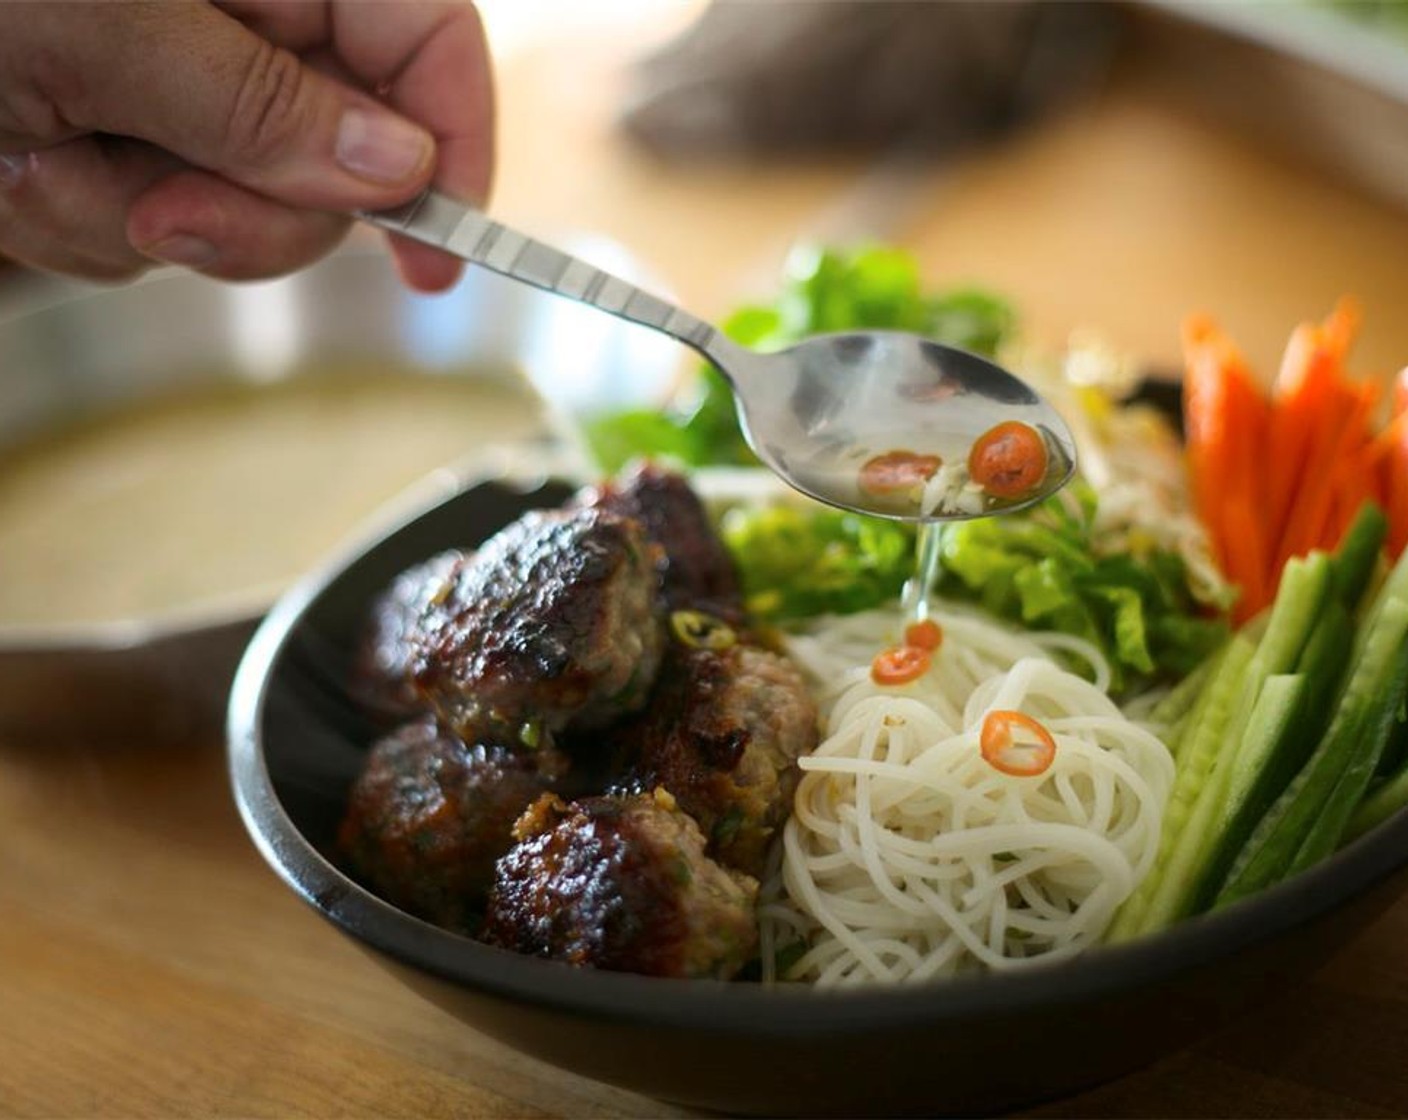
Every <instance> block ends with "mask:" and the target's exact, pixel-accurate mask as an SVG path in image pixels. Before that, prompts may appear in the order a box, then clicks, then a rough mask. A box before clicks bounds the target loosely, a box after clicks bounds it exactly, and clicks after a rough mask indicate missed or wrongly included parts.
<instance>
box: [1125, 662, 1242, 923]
mask: <svg viewBox="0 0 1408 1120" xmlns="http://www.w3.org/2000/svg"><path fill="white" fill-rule="evenodd" d="M1255 652H1256V646H1255V645H1254V644H1253V643H1252V642H1251V640H1250V639H1249V638H1247V637H1245V636H1244V635H1242V634H1237V635H1235V636H1234V637H1233V638H1232V640H1231V641H1229V642H1228V643H1227V647H1226V650H1225V652H1224V653H1223V654H1222V657H1221V664H1220V665H1219V666H1218V669H1217V673H1216V675H1215V676H1214V677H1213V678H1212V680H1210V681H1209V682H1208V686H1207V688H1206V689H1205V690H1204V691H1205V694H1206V698H1205V700H1203V701H1201V702H1200V703H1199V705H1198V708H1197V710H1196V715H1197V718H1196V720H1195V721H1194V722H1192V723H1191V724H1190V725H1189V727H1188V728H1187V730H1186V731H1185V733H1184V742H1183V749H1182V751H1181V752H1180V755H1179V759H1178V769H1177V772H1176V773H1175V775H1174V779H1173V790H1172V792H1171V793H1170V794H1169V799H1168V804H1167V805H1166V806H1165V808H1164V819H1163V825H1162V827H1161V829H1160V833H1159V850H1158V853H1157V854H1156V855H1155V856H1154V866H1153V867H1152V868H1151V869H1150V871H1149V874H1148V875H1147V876H1145V878H1144V881H1143V882H1142V883H1140V884H1139V886H1138V887H1137V888H1135V891H1134V893H1133V894H1131V895H1130V896H1129V898H1127V899H1125V901H1124V905H1122V906H1121V907H1120V909H1119V912H1118V913H1117V914H1116V915H1115V920H1114V922H1113V923H1112V924H1111V926H1110V931H1109V933H1108V935H1107V936H1108V938H1109V940H1111V941H1125V940H1128V939H1129V938H1131V937H1137V936H1138V935H1139V934H1141V933H1144V932H1146V931H1147V930H1148V929H1149V928H1151V927H1150V926H1149V925H1148V923H1147V921H1146V915H1147V913H1148V912H1149V909H1150V906H1151V905H1152V903H1153V901H1154V899H1155V897H1156V895H1157V894H1158V891H1159V884H1160V883H1161V882H1162V880H1163V878H1164V874H1165V871H1166V869H1167V867H1168V864H1169V860H1170V859H1171V858H1172V857H1173V849H1174V844H1175V841H1176V839H1177V837H1178V836H1179V835H1180V833H1181V832H1182V830H1183V827H1184V825H1185V824H1186V823H1187V821H1188V818H1189V817H1190V816H1191V815H1192V813H1193V807H1194V803H1195V802H1196V800H1197V796H1198V791H1199V790H1200V789H1201V788H1202V786H1203V783H1204V782H1205V781H1206V780H1207V776H1208V774H1209V772H1210V771H1211V770H1212V768H1213V765H1214V764H1215V763H1216V761H1217V757H1218V754H1219V752H1220V751H1221V750H1222V748H1223V747H1224V746H1225V745H1226V743H1227V738H1226V732H1227V727H1228V724H1229V723H1230V722H1231V720H1232V718H1233V716H1234V714H1235V712H1236V710H1237V706H1238V703H1239V702H1240V699H1241V696H1242V688H1243V682H1244V679H1245V677H1246V672H1247V666H1248V665H1250V664H1251V660H1252V656H1253V655H1254V654H1255Z"/></svg>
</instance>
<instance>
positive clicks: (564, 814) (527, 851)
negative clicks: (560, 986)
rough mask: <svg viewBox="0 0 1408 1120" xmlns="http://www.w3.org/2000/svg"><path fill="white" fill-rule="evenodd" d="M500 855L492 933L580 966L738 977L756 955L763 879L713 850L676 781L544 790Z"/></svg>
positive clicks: (499, 941)
mask: <svg viewBox="0 0 1408 1120" xmlns="http://www.w3.org/2000/svg"><path fill="white" fill-rule="evenodd" d="M514 836H515V837H516V838H517V839H518V841H519V842H518V843H517V844H516V845H515V846H514V847H513V848H512V849H511V850H510V851H509V853H508V854H507V855H506V856H504V857H503V859H501V860H500V861H499V866H498V874H497V879H496V882H495V885H494V890H493V893H492V894H491V896H490V899H489V912H488V916H487V918H486V921H485V925H484V933H483V937H484V940H486V941H488V942H489V943H490V944H494V945H500V946H502V947H503V948H506V949H513V950H515V951H517V952H520V953H527V954H531V955H533V956H539V957H550V958H552V959H554V960H560V961H566V962H567V963H568V964H573V965H577V966H580V967H591V968H603V969H610V970H612V971H616V972H638V973H644V974H646V975H649V976H675V977H712V978H716V979H720V980H727V979H728V978H730V977H731V976H733V975H734V974H735V973H736V972H738V970H739V969H740V968H742V967H743V966H744V964H746V963H747V962H748V961H749V960H750V959H751V958H752V957H753V955H754V951H755V948H756V944H757V922H756V918H755V915H754V907H755V904H756V901H757V893H758V884H757V881H756V880H754V879H753V878H751V877H750V876H747V875H742V874H739V873H738V872H736V871H731V870H728V869H726V868H723V867H720V866H719V865H718V864H717V863H715V862H714V861H713V860H711V859H709V858H708V857H707V856H706V855H705V854H704V837H703V835H701V833H700V831H699V826H698V825H696V824H695V823H694V821H693V820H692V819H691V818H690V817H688V816H686V815H685V814H684V813H682V812H680V811H679V809H678V807H676V806H675V804H674V800H673V798H671V797H670V796H669V795H668V794H666V793H664V791H659V792H657V793H649V794H640V795H637V796H633V797H593V798H587V799H584V800H582V801H576V802H572V803H570V804H569V803H566V802H563V801H561V800H560V799H558V798H556V797H552V796H547V797H543V798H541V799H539V800H538V801H537V802H535V803H534V804H533V806H532V807H531V808H530V809H529V810H528V812H526V813H525V814H524V815H523V817H522V818H521V819H520V820H519V821H518V823H517V824H516V825H515V826H514Z"/></svg>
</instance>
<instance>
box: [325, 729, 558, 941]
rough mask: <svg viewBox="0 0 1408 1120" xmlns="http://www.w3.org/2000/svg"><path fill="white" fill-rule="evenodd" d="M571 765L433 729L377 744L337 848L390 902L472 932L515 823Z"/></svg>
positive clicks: (552, 755)
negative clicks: (473, 923)
mask: <svg viewBox="0 0 1408 1120" xmlns="http://www.w3.org/2000/svg"><path fill="white" fill-rule="evenodd" d="M564 768H565V764H564V762H563V760H562V756H560V755H558V754H557V753H556V752H554V751H552V750H551V749H544V750H541V751H536V752H533V751H522V750H519V751H515V750H512V749H510V748H507V747H503V746H498V745H495V744H492V743H466V742H465V741H463V740H461V739H459V738H457V737H456V736H453V735H451V734H449V733H447V732H444V731H441V730H440V729H438V728H437V727H436V726H435V724H434V722H433V721H431V720H428V719H427V720H422V721H420V722H417V723H412V724H408V725H407V726H405V727H403V728H401V729H400V730H399V731H397V732H395V733H394V734H392V735H389V736H387V737H386V738H384V739H382V740H381V741H379V742H378V743H377V744H376V745H375V746H374V747H373V748H372V750H371V752H370V753H369V754H368V756H367V760H366V764H365V766H364V768H363V770H362V774H361V776H360V777H359V778H358V779H357V781H356V784H355V785H354V786H353V787H352V793H351V796H350V798H349V800H348V806H347V815H346V816H345V817H344V818H343V821H342V827H341V828H340V830H339V832H338V843H339V846H340V847H341V849H342V851H343V853H344V855H345V856H346V857H347V859H348V862H349V863H350V865H351V866H352V868H353V869H354V870H355V872H356V873H357V874H358V875H359V876H360V877H361V878H362V879H363V880H364V881H365V882H366V883H367V885H368V886H370V887H371V888H372V889H373V890H375V891H376V892H377V893H378V894H379V895H381V896H382V897H383V898H385V899H386V900H387V901H388V902H392V903H394V904H395V905H397V906H400V907H401V908H402V909H404V910H408V911H410V912H411V913H413V914H416V915H419V916H420V917H422V918H425V919H427V920H428V921H432V922H435V923H437V924H439V925H443V926H448V927H450V928H453V929H461V930H467V929H469V927H470V925H471V924H472V922H473V920H474V916H475V915H476V914H479V913H482V912H483V910H484V902H485V899H486V897H487V895H488V893H489V888H490V887H491V886H492V885H493V881H494V862H495V861H496V860H497V859H498V858H499V857H500V856H501V855H503V854H504V853H505V852H506V851H508V849H509V848H510V847H511V846H512V843H513V839H512V836H511V831H512V828H513V822H514V821H515V820H516V819H517V818H518V816H519V815H520V814H521V813H522V812H523V810H524V809H526V808H527V807H528V806H529V805H530V804H531V803H532V802H533V801H534V800H535V799H536V798H537V797H538V796H539V795H541V794H542V793H543V791H544V790H547V789H550V788H552V785H553V782H554V780H555V778H556V777H557V776H558V775H559V774H560V772H561V771H562V769H564Z"/></svg>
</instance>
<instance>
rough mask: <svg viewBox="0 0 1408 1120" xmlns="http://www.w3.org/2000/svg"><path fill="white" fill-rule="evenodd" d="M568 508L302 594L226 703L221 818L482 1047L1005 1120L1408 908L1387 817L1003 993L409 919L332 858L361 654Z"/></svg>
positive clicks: (376, 559) (455, 510)
mask: <svg viewBox="0 0 1408 1120" xmlns="http://www.w3.org/2000/svg"><path fill="white" fill-rule="evenodd" d="M567 493H568V490H567V488H566V487H564V486H562V485H560V484H554V483H543V482H539V483H535V484H525V485H515V484H511V483H508V482H504V481H487V482H481V483H478V484H474V485H471V486H469V487H468V488H466V489H465V490H464V491H463V492H461V493H459V494H457V495H456V496H454V497H452V498H450V499H449V500H448V501H445V502H443V503H442V504H439V505H437V506H435V507H434V508H432V509H430V510H428V511H426V512H424V513H422V514H420V515H418V516H415V517H413V518H411V519H410V520H409V521H407V522H405V523H404V524H403V525H402V526H401V527H400V528H399V529H396V530H394V531H393V532H391V533H390V534H389V535H386V536H384V537H382V538H380V539H379V540H377V541H376V542H374V543H373V544H372V545H371V547H369V548H367V549H366V550H365V551H362V552H360V553H359V554H357V555H354V556H349V557H347V558H346V559H345V560H344V561H342V562H338V563H335V564H334V565H333V566H331V567H330V568H329V569H328V570H326V571H325V572H323V573H321V574H319V575H316V576H314V577H311V578H310V579H308V580H306V581H305V582H304V583H303V584H301V585H300V586H299V587H297V588H295V589H294V590H293V591H292V592H290V593H289V595H287V596H286V597H285V598H284V599H283V600H282V601H281V602H280V603H279V604H278V605H277V606H276V608H275V609H274V611H273V613H272V614H270V616H269V617H268V619H267V620H266V621H265V623H264V624H263V626H262V627H261V629H260V630H259V632H258V633H257V635H256V636H255V638H254V640H253V642H252V644H251V645H250V647H249V650H248V652H247V653H246V655H245V658H244V662H243V664H242V665H241V667H240V670H239V674H238V677H237V679H236V683H235V688H234V692H233V695H232V698H231V707H230V720H229V734H230V769H231V774H232V778H233V782H234V789H235V796H236V799H237V801H238V804H239V808H240V812H241V814H242V815H243V817H244V821H245V824H246V826H247V827H248V828H249V831H250V833H251V835H252V836H253V838H254V841H255V843H256V844H257V845H258V847H259V850H260V851H261V852H262V853H263V855H264V857H265V859H267V860H268V861H269V863H270V864H271V865H272V866H273V868H274V870H275V871H277V872H278V873H279V875H280V876H282V877H283V879H284V881H285V882H287V883H288V884H289V886H291V887H292V888H293V889H294V890H295V891H296V892H297V893H298V894H299V895H301V896H302V897H303V898H304V899H305V900H306V901H307V902H309V903H310V904H311V905H312V906H313V907H314V908H316V909H317V910H318V912H319V913H321V914H322V915H323V916H324V917H326V918H327V919H328V920H329V921H331V922H332V923H333V924H334V925H335V926H337V927H338V928H339V929H341V930H342V931H343V932H344V933H346V934H348V935H349V936H351V937H352V938H353V939H355V940H356V941H357V942H358V943H360V944H361V945H363V946H365V947H366V948H368V949H369V950H371V951H372V953H373V955H374V956H375V957H376V959H378V960H379V961H380V962H381V963H383V964H385V965H387V966H388V967H390V968H392V969H393V971H395V972H396V973H397V974H398V975H400V976H401V977H402V978H403V979H404V980H405V981H406V982H407V983H408V984H409V985H411V986H412V987H413V988H414V989H415V990H417V991H419V992H421V993H422V994H423V995H425V996H426V997H427V998H428V999H430V1000H432V1001H433V1002H435V1003H437V1004H439V1005H440V1006H442V1007H444V1008H446V1009H447V1010H449V1011H451V1012H452V1013H453V1014H455V1015H457V1016H459V1017H460V1018H462V1019H463V1020H464V1021H465V1022H467V1023H470V1024H472V1025H473V1027H474V1028H475V1029H476V1030H479V1031H483V1032H484V1033H486V1034H490V1035H493V1036H495V1037H496V1038H499V1039H502V1040H503V1041H504V1042H507V1043H508V1044H509V1045H511V1046H515V1047H517V1048H518V1049H520V1050H523V1051H525V1052H527V1053H529V1054H532V1055H534V1056H536V1057H539V1058H542V1059H545V1060H546V1061H549V1062H552V1063H554V1064H556V1065H559V1066H562V1067H564V1068H566V1069H570V1070H573V1071H574V1072H576V1073H580V1074H584V1075H586V1076H588V1077H594V1078H598V1079H600V1080H602V1081H607V1082H610V1083H612V1084H615V1085H620V1086H622V1087H625V1088H628V1089H633V1090H636V1091H638V1092H642V1093H646V1094H650V1095H652V1096H655V1097H659V1098H663V1099H667V1100H670V1101H675V1102H679V1103H683V1104H688V1105H695V1106H702V1107H706V1108H712V1109H720V1110H726V1111H732V1112H743V1113H762V1114H773V1115H777V1114H789V1113H801V1114H808V1115H815V1114H846V1115H859V1114H872V1115H873V1114H893V1113H898V1112H914V1113H926V1114H934V1113H940V1112H951V1113H973V1112H991V1111H998V1110H1001V1109H1005V1108H1009V1107H1012V1106H1014V1105H1018V1104H1022V1103H1027V1102H1031V1101H1034V1100H1038V1099H1043V1098H1050V1097H1054V1096H1058V1095H1061V1094H1064V1093H1068V1092H1071V1091H1073V1090H1076V1089H1079V1088H1083V1087H1086V1086H1089V1085H1092V1084H1095V1083H1098V1082H1101V1081H1106V1080H1110V1079H1113V1078H1115V1077H1118V1076H1119V1075H1121V1074H1123V1073H1126V1072H1128V1071H1130V1070H1133V1069H1135V1068H1137V1067H1139V1066H1141V1065H1144V1064H1146V1063H1148V1062H1151V1061H1153V1060H1154V1059H1155V1058H1158V1057H1161V1056H1166V1055H1167V1054H1169V1053H1170V1052H1171V1051H1173V1050H1175V1049H1177V1048H1179V1047H1181V1046H1183V1045H1186V1044H1187V1043H1189V1042H1190V1041H1192V1040H1193V1039H1195V1038H1196V1037H1198V1036H1200V1035H1204V1034H1207V1033H1209V1032H1210V1031H1212V1030H1213V1029H1215V1028H1216V1027H1217V1026H1219V1025H1222V1024H1223V1023H1225V1022H1227V1021H1228V1020H1229V1019H1230V1018H1232V1017H1233V1016H1235V1015H1236V1014H1237V1013H1238V1012H1240V1011H1242V1010H1243V1009H1246V1008H1249V1007H1253V1006H1256V1005H1257V1004H1259V1003H1262V1002H1264V1001H1266V1000H1268V999H1270V998H1272V997H1274V996H1275V995H1277V994H1279V993H1282V992H1285V991H1288V990H1290V989H1292V988H1293V987H1294V986H1295V985H1297V984H1299V983H1301V982H1303V980H1304V978H1305V977H1306V976H1307V975H1308V974H1309V972H1310V971H1312V970H1313V969H1314V968H1315V967H1317V966H1318V965H1320V964H1322V963H1323V962H1324V961H1325V960H1326V958H1327V957H1328V955H1329V953H1330V952H1331V951H1332V949H1333V948H1334V946H1335V945H1337V944H1338V943H1340V942H1342V941H1344V940H1345V939H1347V938H1348V937H1349V936H1350V935H1351V934H1352V933H1354V932H1355V931H1356V930H1357V929H1358V928H1360V927H1361V926H1362V925H1363V924H1364V923H1365V922H1367V921H1368V920H1369V919H1370V918H1372V917H1373V916H1375V915H1376V914H1377V913H1379V912H1380V911H1381V910H1383V909H1384V908H1385V907H1386V906H1387V905H1388V904H1389V903H1390V902H1392V901H1393V899H1394V898H1395V897H1396V895H1397V894H1398V892H1399V890H1400V889H1401V887H1402V885H1403V882H1402V880H1403V874H1402V873H1403V872H1404V870H1405V866H1406V865H1408V815H1404V814H1400V815H1399V816H1397V817H1395V818H1394V819H1393V820H1391V821H1389V822H1388V823H1386V824H1385V825H1383V826H1382V827H1380V828H1379V829H1377V830H1375V831H1374V832H1372V833H1371V834H1369V835H1367V836H1365V837H1363V838H1362V839H1360V840H1359V841H1358V842H1356V843H1355V844H1353V845H1351V846H1350V847H1348V848H1346V849H1345V850H1344V851H1342V852H1340V853H1339V854H1337V855H1336V856H1335V857H1334V858H1333V859H1330V860H1328V861H1326V862H1325V863H1323V864H1321V865H1320V866H1318V867H1315V868H1313V869H1312V870H1311V871H1309V872H1307V873H1305V874H1303V875H1300V876H1298V877H1297V878H1295V879H1293V880H1291V881H1289V882H1287V883H1284V884H1282V885H1281V886H1279V887H1276V888H1275V889H1273V890H1270V891H1267V892H1266V893H1264V894H1262V895H1260V896H1258V897H1255V898H1252V899H1249V900H1247V901H1245V902H1243V903H1240V904H1238V905H1236V906H1234V907H1231V908H1229V909H1227V910H1225V911H1222V912H1220V913H1217V914H1214V915H1211V916H1207V917H1203V918H1199V919H1196V920H1193V921H1190V922H1187V923H1185V924H1184V925H1182V926H1180V927H1178V928H1176V929H1174V930H1173V931H1171V932H1169V933H1166V934H1162V935H1160V936H1157V937H1152V938H1148V939H1146V940H1144V941H1140V942H1135V943H1133V944H1128V945H1121V946H1117V947H1113V948H1105V949H1099V950H1096V951H1092V952H1091V953H1089V954H1087V955H1086V956H1084V957H1082V958H1080V959H1078V960H1076V961H1074V962H1070V963H1066V964H1061V965H1053V966H1051V967H1049V968H1044V969H1037V970H1032V971H1029V972H1025V973H1022V974H1017V975H1012V974H1004V975H997V976H984V977H971V978H965V979H961V980H948V981H939V982H935V983H932V984H925V985H921V986H914V987H906V988H902V989H898V990H893V989H886V990H875V989H871V990H866V991H859V992H834V991H833V992H818V991H813V990H810V989H807V988H802V987H792V986H786V987H782V988H771V989H765V988H763V987H761V986H759V985H756V984H746V983H735V984H723V983H715V982H703V981H699V982H696V981H672V980H656V979H651V978H647V977H639V976H628V975H623V974H618V973H604V972H592V971H586V970H576V969H572V968H569V967H566V966H564V965H560V964H556V963H552V962H547V961H541V960H535V959H531V958H527V957H520V956H516V955H515V954H512V953H509V952H505V951H502V950H499V949H493V948H490V947H488V946H485V945H481V944H479V943H477V942H475V941H473V940H470V939H468V938H465V937H461V936H457V935H456V934H453V933H449V932H447V931H445V930H442V929H438V928H436V927H434V926H432V925H429V924H427V923H425V922H423V921H420V920H419V919H417V918H413V917H411V916H410V915H408V914H406V913H403V912H402V911H400V910H397V909H396V908H395V907H393V906H391V905H389V904H388V903H385V902H383V901H381V900H380V899H379V898H377V897H376V896H375V895H373V894H371V893H370V892H369V891H367V890H365V889H364V888H362V887H361V886H359V885H358V884H357V883H356V882H354V881H353V880H352V879H351V878H349V877H348V876H347V875H345V874H344V873H343V872H342V871H340V870H339V869H338V868H337V866H336V864H335V862H334V860H333V858H332V855H331V852H332V841H333V834H334V830H335V828H336V824H337V821H338V819H339V817H340V815H341V812H342V806H343V803H344V799H345V797H346V793H347V789H348V786H349V784H350V782H351V781H352V779H353V776H354V775H355V773H356V771H357V769H358V766H359V763H360V760H361V757H362V754H363V752H364V750H365V747H366V743H367V742H368V740H369V737H370V735H371V728H369V727H367V726H364V724H363V720H362V717H361V716H360V715H359V714H358V712H357V709H356V707H355V705H354V704H352V703H351V702H350V700H349V699H348V697H347V692H346V686H345V682H346V680H347V670H348V651H349V650H350V649H351V647H352V643H353V636H354V635H355V634H356V632H357V631H358V628H359V626H360V625H361V623H362V620H363V618H364V615H365V612H366V609H367V604H368V602H369V601H370V599H371V598H372V596H373V595H374V594H375V593H376V592H377V591H379V590H380V589H381V588H382V587H384V586H385V585H386V583H387V582H388V581H389V580H390V579H391V578H392V577H393V576H394V575H395V574H396V573H397V572H399V571H401V570H402V569H404V568H406V567H408V566H409V565H410V564H412V563H414V562H416V561H418V560H421V559H424V558H426V557H428V556H430V555H432V554H433V553H436V552H438V551H440V550H442V549H444V548H448V547H451V546H455V545H472V544H474V543H476V542H478V541H480V540H482V539H484V538H485V537H487V536H488V535H490V534H492V533H493V532H495V531H496V530H497V529H499V528H500V527H501V526H503V525H505V524H507V523H508V522H509V521H511V520H513V519H514V518H515V517H517V516H518V515H519V514H520V513H522V512H523V511H524V510H526V509H530V508H537V507H544V506H551V505H556V504H558V503H560V502H561V501H562V500H563V499H564V498H565V497H566V495H567Z"/></svg>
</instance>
